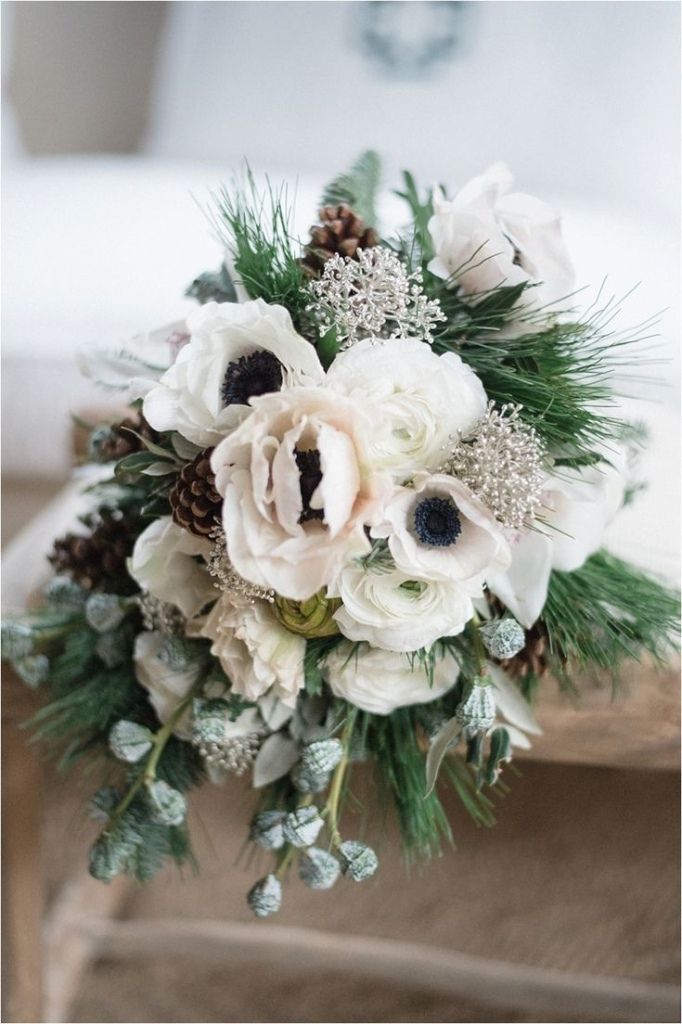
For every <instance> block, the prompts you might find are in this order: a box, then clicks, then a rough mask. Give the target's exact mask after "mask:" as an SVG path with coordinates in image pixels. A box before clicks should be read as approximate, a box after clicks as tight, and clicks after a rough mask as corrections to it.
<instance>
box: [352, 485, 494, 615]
mask: <svg viewBox="0 0 682 1024" xmlns="http://www.w3.org/2000/svg"><path fill="white" fill-rule="evenodd" d="M372 535H373V536H375V537H386V538H388V547H389V550H390V552H391V554H392V556H393V559H394V561H395V563H396V565H397V566H398V567H399V568H400V569H402V570H403V571H404V572H406V573H416V574H418V575H419V576H421V577H424V578H426V579H430V580H449V581H450V582H453V583H458V584H460V585H464V586H465V587H466V588H467V590H468V592H469V593H470V594H471V595H472V596H476V595H477V594H478V593H479V591H480V588H481V584H482V583H483V581H484V580H485V579H486V578H487V577H488V576H489V575H491V574H494V573H499V572H502V571H504V569H506V568H507V567H508V566H509V563H510V561H511V554H510V551H509V545H508V543H507V541H506V539H505V537H504V534H503V532H502V528H501V527H500V525H499V524H498V523H497V522H496V520H495V518H494V517H493V515H492V514H491V513H490V512H489V511H488V509H486V508H485V507H484V506H483V505H482V504H481V502H480V501H478V499H477V498H475V497H474V496H473V494H472V493H471V491H470V490H469V489H468V488H467V487H466V486H465V485H464V484H463V483H461V481H459V480H456V479H455V478H454V477H451V476H447V475H446V474H444V473H437V474H434V475H432V476H431V475H429V474H428V473H418V474H417V475H416V476H415V478H414V481H413V486H412V487H400V488H397V489H396V492H395V495H394V496H393V498H392V499H391V500H390V501H389V502H388V504H387V505H386V508H385V510H384V515H383V519H382V522H381V523H380V524H379V525H378V526H375V527H373V528H372Z"/></svg>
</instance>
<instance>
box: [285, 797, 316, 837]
mask: <svg viewBox="0 0 682 1024" xmlns="http://www.w3.org/2000/svg"><path fill="white" fill-rule="evenodd" d="M323 825H324V822H323V820H322V818H321V817H320V814H319V812H318V810H317V807H315V806H312V805H310V806H308V807H299V808H298V810H296V811H292V812H291V814H287V816H286V818H285V819H284V838H285V840H286V841H287V843H290V844H291V845H292V846H298V847H304V846H312V845H313V843H314V842H315V840H316V839H317V837H318V836H319V834H320V831H321V829H322V826H323Z"/></svg>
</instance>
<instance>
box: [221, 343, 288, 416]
mask: <svg viewBox="0 0 682 1024" xmlns="http://www.w3.org/2000/svg"><path fill="white" fill-rule="evenodd" d="M283 376H284V367H283V366H282V364H281V363H280V361H279V359H278V358H277V356H275V355H273V354H272V352H266V351H265V349H261V350H260V351H258V352H252V353H251V355H249V356H241V357H240V358H239V359H235V360H234V362H232V363H229V364H228V367H227V370H226V371H225V377H224V379H223V384H222V387H221V389H220V395H221V398H222V400H223V405H248V402H249V399H250V398H255V397H256V396H257V395H267V394H269V393H270V392H271V391H280V390H281V387H282V379H283Z"/></svg>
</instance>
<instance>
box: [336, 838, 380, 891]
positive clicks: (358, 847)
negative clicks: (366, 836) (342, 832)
mask: <svg viewBox="0 0 682 1024" xmlns="http://www.w3.org/2000/svg"><path fill="white" fill-rule="evenodd" d="M339 857H340V858H341V870H342V871H343V873H344V875H350V877H351V878H352V879H353V881H355V882H364V881H365V879H366V878H371V877H372V875H373V874H374V872H375V871H376V869H377V868H378V867H379V858H378V857H377V855H376V853H375V852H374V850H373V849H372V847H371V846H367V844H366V843H360V842H358V840H356V839H347V840H346V841H345V842H343V843H341V845H340V846H339Z"/></svg>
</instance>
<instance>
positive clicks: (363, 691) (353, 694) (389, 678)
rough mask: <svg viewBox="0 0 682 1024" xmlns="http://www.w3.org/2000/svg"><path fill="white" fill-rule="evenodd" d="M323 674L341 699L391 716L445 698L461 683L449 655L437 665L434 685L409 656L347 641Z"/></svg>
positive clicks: (336, 649) (330, 657)
mask: <svg viewBox="0 0 682 1024" xmlns="http://www.w3.org/2000/svg"><path fill="white" fill-rule="evenodd" d="M323 673H324V676H325V679H326V680H327V682H328V683H329V686H330V687H331V689H332V692H333V693H334V694H335V695H336V696H337V697H341V698H342V699H343V700H347V701H349V702H350V703H351V704H354V705H355V706H356V707H358V708H361V709H362V710H363V711H369V712H370V713H371V714H374V715H389V714H390V713H391V712H392V711H395V709H396V708H401V707H406V706H407V705H410V704H427V703H429V701H432V700H437V698H438V697H442V696H443V694H445V693H447V691H448V690H449V689H451V687H452V686H454V684H455V683H456V682H457V677H458V675H459V665H458V664H457V662H456V661H455V659H454V658H453V656H452V655H451V654H450V653H449V652H447V653H446V654H445V655H444V656H443V657H442V658H439V659H438V661H437V662H436V665H435V670H434V677H433V683H432V684H430V683H429V680H428V677H427V674H426V670H425V669H424V667H423V666H422V665H419V664H418V663H416V662H414V663H413V662H411V661H410V658H409V657H408V655H407V654H398V653H396V652H395V651H383V650H380V649H379V648H376V647H370V646H369V645H368V644H361V645H360V647H357V648H353V645H352V644H350V643H346V642H343V643H340V644H338V646H336V647H334V648H333V649H332V650H331V651H330V653H329V654H328V655H327V657H326V659H325V662H324V666H323Z"/></svg>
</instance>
